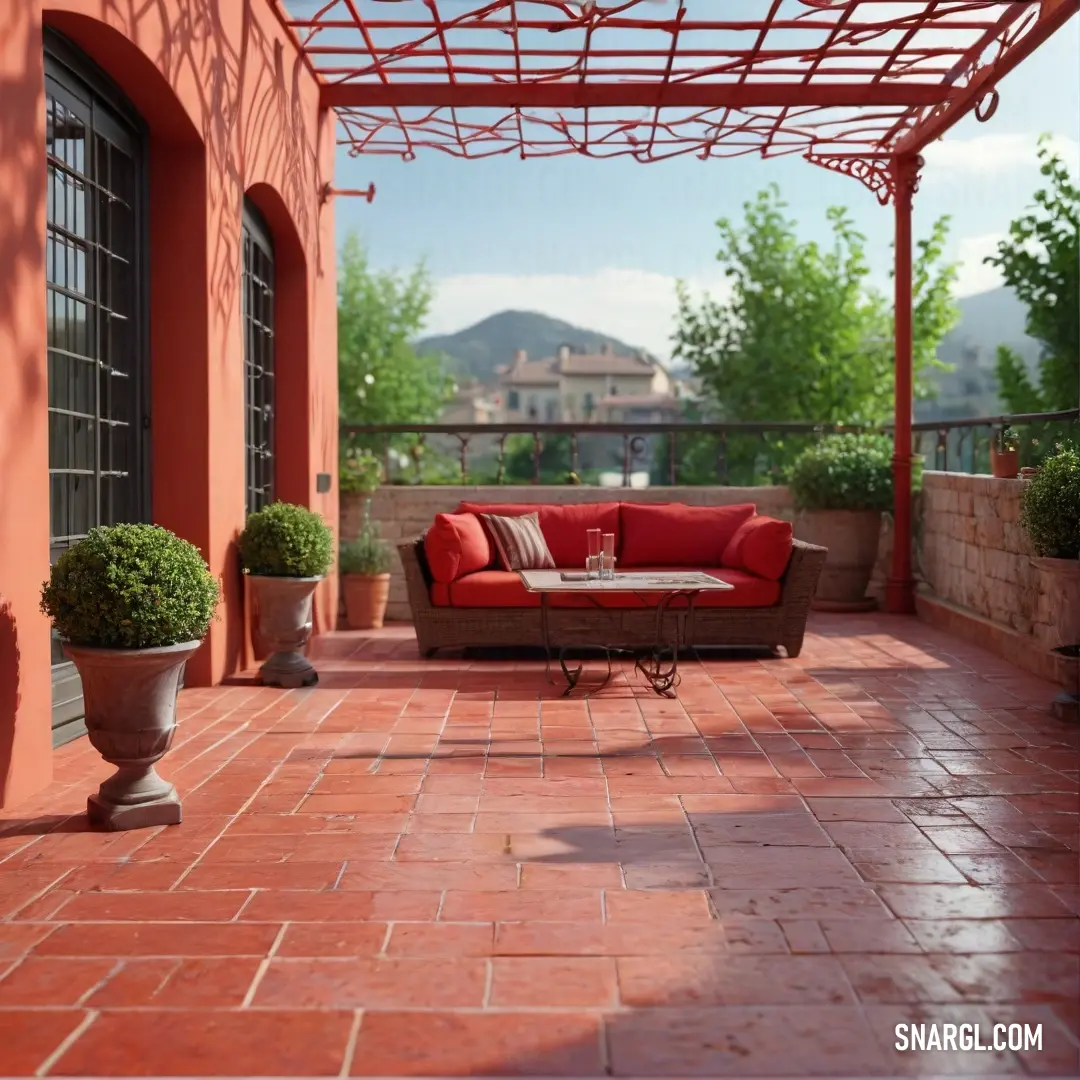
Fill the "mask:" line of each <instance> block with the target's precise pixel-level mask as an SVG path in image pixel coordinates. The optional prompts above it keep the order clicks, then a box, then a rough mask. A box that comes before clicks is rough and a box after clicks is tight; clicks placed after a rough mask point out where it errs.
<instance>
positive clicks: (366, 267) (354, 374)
mask: <svg viewBox="0 0 1080 1080" xmlns="http://www.w3.org/2000/svg"><path fill="white" fill-rule="evenodd" d="M431 295H432V293H431V284H430V281H429V279H428V276H427V272H426V270H425V268H424V266H423V265H420V266H418V267H416V269H414V270H413V271H412V272H411V273H410V274H408V275H401V274H399V273H397V272H395V271H377V270H373V269H372V268H371V266H370V264H369V263H368V259H367V253H366V252H365V251H364V249H363V247H362V246H361V244H360V241H359V240H358V239H357V237H356V236H355V235H351V236H349V237H348V238H347V239H346V240H345V244H344V246H343V248H342V251H341V259H340V262H339V266H338V389H339V394H340V418H341V421H342V423H346V424H430V423H435V422H437V421H438V418H439V415H440V413H441V412H442V408H443V406H444V405H445V404H446V402H447V400H448V399H449V397H450V394H451V392H452V385H453V384H452V380H451V378H450V376H449V375H448V374H447V373H446V372H445V370H444V368H443V364H442V360H441V359H440V358H439V357H437V356H427V355H420V354H418V353H417V352H416V350H415V349H414V348H413V346H412V342H413V341H414V340H415V339H416V337H417V335H418V334H419V332H420V330H421V328H422V327H423V324H424V319H425V317H426V316H427V313H428V309H429V307H430V305H431ZM406 441H407V440H406ZM398 445H401V440H398ZM378 449H381V447H379V448H378Z"/></svg>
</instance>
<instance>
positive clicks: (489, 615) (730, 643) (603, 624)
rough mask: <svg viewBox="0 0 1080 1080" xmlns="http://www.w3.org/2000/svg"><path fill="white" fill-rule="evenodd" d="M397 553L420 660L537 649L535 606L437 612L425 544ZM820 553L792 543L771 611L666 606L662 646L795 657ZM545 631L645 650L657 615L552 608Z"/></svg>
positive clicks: (558, 639) (555, 638)
mask: <svg viewBox="0 0 1080 1080" xmlns="http://www.w3.org/2000/svg"><path fill="white" fill-rule="evenodd" d="M397 547H398V554H399V555H400V556H401V565H402V567H403V568H404V570H405V585H406V588H407V590H408V594H409V607H410V608H411V609H412V617H413V626H414V628H415V630H416V640H417V644H418V645H419V647H420V655H421V656H425V657H430V656H433V655H434V654H435V652H436V651H438V650H439V649H462V648H504V647H535V648H540V647H543V645H544V635H543V631H542V627H541V621H540V609H539V607H531V608H504V607H489V608H466V607H440V606H438V605H436V604H433V603H432V602H431V585H432V581H433V578H432V576H431V572H430V570H429V569H428V565H427V559H426V558H425V555H424V538H423V537H422V536H420V537H416V538H414V539H412V540H406V541H402V542H401V543H399V544H398V546H397ZM826 554H827V549H826V548H823V547H817V546H816V545H814V544H806V543H803V542H802V541H801V540H796V541H795V542H794V548H793V550H792V553H791V560H790V562H789V563H788V567H787V570H786V571H785V573H784V576H783V578H782V579H781V593H780V602H779V603H777V604H774V605H773V606H772V607H762V608H735V607H693V606H687V605H685V604H684V605H683V606H681V607H675V606H674V605H672V607H671V609H669V610H668V611H667V612H666V613H665V615H664V620H665V621H664V626H663V633H664V636H665V640H668V641H679V642H681V643H683V644H684V645H686V646H688V647H690V646H700V647H702V648H713V647H718V648H719V647H732V648H735V647H753V648H767V649H773V650H775V649H778V648H781V647H782V648H783V649H784V651H785V652H786V653H787V655H788V656H789V657H795V656H798V655H799V652H800V651H801V649H802V643H803V635H804V634H805V633H806V619H807V616H808V615H809V613H810V601H811V600H812V599H813V597H814V593H815V591H816V590H817V584H818V578H819V577H820V576H821V569H822V567H823V566H824V565H825V555H826ZM548 631H549V635H550V642H553V643H557V644H560V645H578V644H581V645H584V644H588V643H589V642H590V641H602V642H604V643H606V644H611V645H615V644H618V645H624V646H627V647H629V648H636V647H639V646H640V647H643V648H644V647H649V646H652V645H653V643H654V642H655V641H656V639H657V612H656V608H654V607H644V606H643V607H640V608H599V607H597V608H593V607H587V608H586V607H582V608H558V607H552V608H549V609H548Z"/></svg>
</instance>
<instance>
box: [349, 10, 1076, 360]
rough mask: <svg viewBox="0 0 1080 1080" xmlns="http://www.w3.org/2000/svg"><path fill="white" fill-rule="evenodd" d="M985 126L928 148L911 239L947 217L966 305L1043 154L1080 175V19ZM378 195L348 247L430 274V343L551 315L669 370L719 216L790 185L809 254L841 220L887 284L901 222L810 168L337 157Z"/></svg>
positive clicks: (710, 261)
mask: <svg viewBox="0 0 1080 1080" xmlns="http://www.w3.org/2000/svg"><path fill="white" fill-rule="evenodd" d="M1000 89H1001V102H1000V106H999V108H998V110H997V113H996V115H995V116H994V117H993V118H992V120H991V121H990V122H989V123H987V124H980V123H978V122H977V121H976V120H975V119H974V118H973V117H969V118H967V119H966V120H965V121H963V122H962V123H961V124H959V125H958V126H957V127H956V128H954V129H953V130H952V132H951V133H950V134H949V135H948V136H947V138H946V139H945V140H944V141H942V142H940V143H938V144H935V145H934V146H933V147H932V148H930V152H928V154H927V160H928V165H927V168H926V171H925V173H924V177H923V183H922V188H921V190H920V192H919V194H918V195H917V197H916V204H915V228H916V232H917V233H920V234H921V233H924V232H925V231H926V230H927V229H928V228H929V225H930V223H931V222H932V221H933V220H934V219H935V218H936V217H938V216H939V215H942V214H948V215H950V216H951V218H952V239H951V251H950V255H951V257H952V258H954V259H957V260H959V261H960V263H961V279H960V283H959V288H958V291H959V292H960V293H961V294H970V293H973V292H979V291H982V290H984V289H986V288H992V287H994V285H995V284H997V281H996V279H995V276H994V272H993V270H992V268H989V267H986V266H984V265H983V264H982V259H983V257H984V256H985V255H986V254H989V253H991V252H992V251H993V250H994V247H995V243H996V240H997V238H998V237H1000V235H1001V234H1003V233H1004V232H1005V231H1006V230H1007V228H1008V224H1009V221H1010V220H1011V219H1012V218H1013V217H1014V216H1016V214H1017V213H1019V212H1021V211H1022V210H1023V208H1024V207H1025V205H1027V203H1028V201H1029V200H1030V196H1031V194H1032V192H1033V191H1034V190H1035V188H1036V186H1037V183H1038V179H1039V178H1038V173H1037V168H1036V164H1035V140H1036V138H1037V137H1038V135H1039V134H1040V133H1042V132H1049V133H1052V134H1053V135H1055V136H1056V138H1057V140H1058V143H1059V146H1060V148H1061V150H1062V151H1063V152H1064V153H1065V154H1066V156H1067V157H1068V158H1069V159H1070V161H1071V163H1072V164H1073V167H1074V168H1075V167H1076V165H1077V157H1078V149H1077V140H1078V137H1080V20H1078V19H1073V20H1072V22H1071V23H1070V24H1069V25H1067V26H1066V27H1065V28H1064V29H1063V30H1062V31H1060V32H1059V33H1058V35H1057V36H1056V37H1055V38H1054V39H1052V40H1051V41H1050V42H1049V43H1048V44H1047V45H1045V46H1044V47H1043V48H1042V49H1041V50H1040V51H1039V52H1038V53H1037V54H1036V55H1035V56H1034V57H1033V58H1032V59H1029V60H1028V61H1027V62H1026V63H1025V64H1023V65H1021V66H1020V67H1019V68H1018V69H1017V70H1016V71H1015V72H1013V73H1012V74H1011V75H1010V76H1009V77H1008V78H1007V79H1005V80H1004V81H1003V82H1002V83H1001V84H1000ZM369 182H374V183H375V185H376V189H377V195H376V198H375V201H374V203H373V204H371V205H368V204H367V203H366V202H363V201H361V200H357V199H340V200H338V202H337V206H336V213H337V222H338V230H339V234H340V236H344V235H345V233H346V232H347V231H349V230H356V231H358V232H359V234H360V236H361V238H362V239H363V240H364V242H365V243H366V244H367V246H368V248H369V251H370V253H371V257H372V261H373V262H374V263H375V264H376V265H378V266H384V267H391V266H392V267H399V268H408V267H410V266H412V265H414V264H415V263H416V262H417V261H419V260H420V259H424V260H426V262H427V265H428V267H429V269H430V271H431V273H432V276H433V278H434V284H435V287H436V296H435V302H434V305H433V309H432V313H431V317H430V319H429V322H428V327H427V329H428V331H429V332H448V331H454V330H459V329H462V328H463V327H465V326H468V325H470V324H471V323H473V322H476V321H477V320H479V319H480V318H483V317H485V316H486V315H490V314H492V313H494V312H496V311H500V310H503V309H505V308H507V307H515V308H525V309H530V310H537V311H543V312H545V313H546V314H550V315H554V316H557V317H560V318H565V319H567V320H568V321H570V322H574V323H577V324H578V325H583V326H587V327H590V328H593V329H597V330H601V331H604V332H606V333H610V334H613V335H615V336H617V337H620V338H622V339H624V340H627V341H629V342H630V343H632V344H635V345H643V346H645V347H647V348H650V349H652V350H653V351H655V352H656V353H658V354H659V355H661V356H666V355H667V352H668V346H667V339H668V336H669V334H670V329H671V319H672V313H673V311H674V298H673V288H674V281H675V279H676V278H683V279H685V280H688V281H689V282H691V283H692V284H693V285H694V286H695V287H697V288H702V289H710V290H711V291H714V292H716V291H717V289H718V287H719V286H720V285H721V281H720V276H719V273H718V266H717V264H716V262H715V251H716V247H717V233H716V229H715V226H714V222H715V221H716V219H717V218H718V217H721V216H725V215H728V216H738V215H739V214H740V212H741V206H742V204H743V203H744V202H745V201H746V200H747V199H749V198H752V197H753V195H754V194H755V192H757V191H758V190H760V189H761V188H762V187H764V186H765V185H767V184H769V183H776V184H778V185H779V186H780V189H781V192H782V195H783V197H784V198H785V199H786V201H787V202H788V204H789V210H790V214H791V216H792V217H793V218H795V219H796V220H797V222H798V223H799V230H800V235H801V236H802V237H804V238H806V239H819V238H824V236H825V234H826V228H825V221H824V208H825V207H826V206H829V205H845V206H847V207H848V208H849V209H850V211H851V213H852V215H853V216H854V218H855V220H856V222H857V224H858V226H859V228H860V229H861V230H862V231H863V232H864V233H865V234H866V236H867V237H868V240H869V244H870V249H871V252H872V254H873V256H874V263H875V274H876V275H877V277H878V279H879V283H880V284H882V285H884V284H885V282H886V275H887V269H888V260H889V244H890V242H891V235H892V212H891V210H890V209H888V208H883V207H881V206H880V205H878V203H877V201H876V199H875V198H874V197H873V196H872V195H871V194H870V193H869V192H868V191H867V190H865V189H864V188H863V187H862V186H861V185H860V184H859V183H858V182H856V181H854V180H851V179H849V178H846V177H838V176H834V175H832V174H830V173H827V172H826V171H824V170H823V169H820V168H817V167H815V166H812V165H809V164H807V163H805V162H803V161H802V160H801V159H800V158H798V157H790V158H786V159H774V160H771V161H762V160H761V159H760V158H754V157H751V156H747V157H744V158H738V159H727V160H711V161H707V162H702V161H698V160H697V159H696V158H693V157H685V158H677V159H674V160H670V161H666V162H660V163H656V164H648V165H642V164H638V163H637V162H634V161H632V160H629V159H614V160H607V161H596V160H590V159H587V158H582V157H573V156H567V157H563V158H553V159H546V160H527V161H520V160H517V159H513V158H511V157H510V156H509V155H507V156H504V157H500V158H494V159H488V160H484V161H459V160H455V159H452V158H449V157H446V156H444V155H442V154H439V153H437V152H434V151H431V152H428V153H424V152H423V151H421V152H420V154H419V155H418V157H417V159H416V160H415V161H413V162H408V163H406V162H402V161H400V160H398V159H395V158H392V157H379V156H369V157H360V158H352V157H349V156H348V155H347V154H346V153H344V152H341V153H339V158H338V163H337V177H336V181H335V183H336V186H338V187H342V188H354V187H357V188H359V187H366V186H367V184H368V183H369Z"/></svg>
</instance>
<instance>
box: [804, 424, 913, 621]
mask: <svg viewBox="0 0 1080 1080" xmlns="http://www.w3.org/2000/svg"><path fill="white" fill-rule="evenodd" d="M920 467H921V461H913V462H912V473H913V476H915V475H918V474H919V468H920ZM788 486H789V488H790V489H791V494H792V496H793V498H794V501H795V508H796V511H797V513H796V517H795V535H796V536H797V537H798V538H799V539H800V540H805V541H807V542H808V543H811V544H818V545H820V546H821V547H824V548H827V549H828V554H827V555H826V557H825V566H824V568H823V569H822V571H821V578H820V579H819V581H818V588H817V593H816V594H815V597H814V600H813V605H812V606H813V607H814V608H816V609H817V610H818V611H870V610H872V609H873V608H874V607H875V606H876V605H877V601H876V600H875V599H874V598H873V597H868V596H867V595H866V591H867V588H868V586H869V585H870V579H871V578H872V577H873V575H874V567H875V565H876V564H877V557H878V542H879V540H880V539H881V521H882V514H883V512H884V511H885V510H886V509H888V508H889V507H890V506H891V505H892V501H893V475H892V443H891V440H889V439H888V437H884V436H881V435H856V434H837V435H830V434H825V435H822V436H821V437H820V438H819V439H818V441H817V442H815V443H814V444H812V445H811V446H810V447H808V448H807V449H806V450H805V451H803V453H802V454H801V455H800V456H799V458H798V460H797V461H796V462H795V465H794V468H793V469H792V471H791V477H790V479H789V481H788Z"/></svg>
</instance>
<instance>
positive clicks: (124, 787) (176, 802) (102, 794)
mask: <svg viewBox="0 0 1080 1080" xmlns="http://www.w3.org/2000/svg"><path fill="white" fill-rule="evenodd" d="M201 644H202V643H201V642H199V641H186V642H181V643H180V644H179V645H166V646H163V647H162V648H159V649H94V648H87V647H81V648H80V647H79V646H77V645H65V646H64V653H65V654H66V655H67V657H68V658H69V659H70V660H71V661H72V663H74V665H75V667H76V668H77V669H78V672H79V678H80V679H82V687H83V702H84V707H85V709H86V734H87V737H88V738H89V739H90V745H91V746H93V748H94V749H95V750H96V751H97V752H98V753H99V754H100V755H101V756H102V757H103V758H104V759H105V760H106V761H107V762H108V763H109V764H110V765H115V766H116V773H115V774H114V775H113V776H110V777H109V779H108V780H105V781H104V782H103V783H102V784H101V787H100V788H99V789H98V792H97V794H96V795H91V796H90V797H89V798H88V799H87V804H86V813H87V816H88V817H89V818H90V821H91V822H92V823H93V824H95V825H103V826H105V828H107V829H146V828H150V827H151V826H155V825H179V824H180V820H181V816H182V815H181V808H180V797H179V796H178V795H177V793H176V788H175V787H174V786H173V785H172V784H170V783H168V782H167V781H165V780H162V778H161V777H160V776H158V774H157V772H156V771H155V769H154V766H155V765H156V764H157V762H159V761H160V760H161V759H162V758H163V757H164V756H165V754H166V753H168V751H169V749H170V748H171V747H172V742H173V736H174V735H175V734H176V702H177V697H178V695H179V692H180V676H181V674H182V673H183V670H184V665H185V664H186V663H187V662H188V660H189V659H190V658H191V656H192V655H193V654H194V652H195V650H196V649H198V647H199V646H200V645H201Z"/></svg>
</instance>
